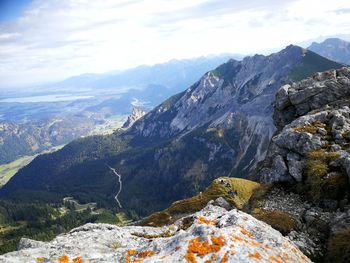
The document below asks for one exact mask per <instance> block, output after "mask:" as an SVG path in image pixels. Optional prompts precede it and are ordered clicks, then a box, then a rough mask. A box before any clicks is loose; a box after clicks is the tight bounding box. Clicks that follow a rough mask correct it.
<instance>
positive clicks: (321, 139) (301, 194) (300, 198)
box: [251, 68, 350, 262]
mask: <svg viewBox="0 0 350 263" xmlns="http://www.w3.org/2000/svg"><path fill="white" fill-rule="evenodd" d="M349 103H350V69H349V68H342V69H339V70H332V71H326V72H323V73H317V74H315V75H313V76H312V77H310V78H308V79H305V80H303V81H300V82H297V83H293V84H292V85H285V86H283V87H282V88H281V89H280V90H279V91H278V92H277V94H276V101H275V105H274V107H275V110H274V121H275V125H276V127H277V128H278V131H277V132H276V133H275V135H274V136H273V137H272V140H271V143H270V146H269V150H268V153H267V156H266V159H265V161H264V162H262V163H261V164H260V168H259V172H258V178H259V179H260V181H261V182H264V183H272V184H275V185H276V183H281V182H282V185H283V186H284V187H281V188H276V187H275V186H274V187H272V190H270V191H268V193H267V194H266V195H265V197H264V198H260V200H259V204H256V205H254V206H253V207H252V208H251V209H252V211H251V212H252V214H253V215H255V216H256V217H257V218H259V219H261V220H264V221H265V222H268V223H270V224H271V225H274V226H275V227H276V229H278V228H281V229H282V230H285V229H286V230H287V231H285V233H284V234H285V235H286V236H288V237H289V238H290V239H291V240H293V242H294V243H295V244H296V245H297V246H298V247H299V248H300V249H301V250H302V251H303V252H304V253H305V254H306V255H308V256H310V257H311V258H312V259H315V260H317V261H320V262H332V261H333V260H338V259H339V258H340V257H341V252H339V251H340V250H344V251H345V250H346V248H344V247H343V248H341V249H339V248H337V246H339V247H341V243H339V242H338V241H337V242H338V243H336V245H334V246H333V247H332V246H330V244H331V243H332V242H333V241H332V240H334V239H336V238H338V237H337V236H338V235H340V234H339V233H341V235H343V234H344V232H345V234H344V235H345V236H346V239H348V238H349V236H350V235H349V234H348V233H350V231H349V230H350V224H349V222H350V220H349V218H350V217H349V215H350V214H349V213H350V202H349V196H350V184H349V181H350V173H349V172H350V169H349V163H350V161H349V160H350V136H349V134H350V109H349V105H350V104H349ZM276 218H277V219H278V220H277V221H276ZM282 218H284V219H286V220H285V221H284V222H289V223H288V224H280V223H278V222H282V221H283V220H282ZM288 220H289V221H288ZM334 242H335V241H334ZM327 244H328V245H327ZM343 244H346V243H343ZM332 249H333V250H334V251H336V250H338V252H334V251H332ZM332 253H333V254H334V253H335V256H334V255H333V254H332ZM327 255H328V256H327ZM332 255H333V256H332ZM346 255H348V254H346ZM326 256H327V257H330V258H328V259H327V260H328V261H327V260H325V258H326ZM337 262H345V261H342V260H340V259H339V261H337Z"/></svg>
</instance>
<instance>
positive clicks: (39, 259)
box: [36, 257, 45, 262]
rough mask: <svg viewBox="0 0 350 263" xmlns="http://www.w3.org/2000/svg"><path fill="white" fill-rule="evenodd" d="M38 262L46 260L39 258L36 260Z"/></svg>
mask: <svg viewBox="0 0 350 263" xmlns="http://www.w3.org/2000/svg"><path fill="white" fill-rule="evenodd" d="M36 261H38V262H45V258H43V257H38V258H36Z"/></svg>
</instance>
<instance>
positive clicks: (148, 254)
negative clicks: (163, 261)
mask: <svg viewBox="0 0 350 263" xmlns="http://www.w3.org/2000/svg"><path fill="white" fill-rule="evenodd" d="M154 254H155V253H154V251H152V250H146V251H142V252H140V253H139V255H138V256H139V258H147V257H152V256H153V255H154Z"/></svg>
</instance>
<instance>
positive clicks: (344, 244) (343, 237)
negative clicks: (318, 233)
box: [327, 229, 350, 263]
mask: <svg viewBox="0 0 350 263" xmlns="http://www.w3.org/2000/svg"><path fill="white" fill-rule="evenodd" d="M349 259H350V229H341V230H339V231H338V232H336V233H335V234H334V235H333V236H331V237H330V239H329V240H328V257H327V262H333V263H346V262H349Z"/></svg>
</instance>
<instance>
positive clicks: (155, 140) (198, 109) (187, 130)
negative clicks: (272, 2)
mask: <svg viewBox="0 0 350 263" xmlns="http://www.w3.org/2000/svg"><path fill="white" fill-rule="evenodd" d="M313 62H314V63H313ZM339 67H341V65H340V64H337V63H335V62H332V61H329V60H327V59H325V58H322V57H320V56H318V55H316V54H315V53H313V52H310V51H306V50H304V49H302V48H300V47H297V46H289V47H287V48H286V49H284V50H282V51H280V52H278V53H275V54H272V55H270V56H267V57H265V56H261V55H255V56H253V57H247V58H245V59H243V60H242V61H235V60H230V61H229V62H228V63H226V64H223V65H221V66H219V67H218V68H217V69H215V70H214V71H211V72H208V73H207V74H205V75H204V76H203V77H202V78H201V79H200V80H199V81H198V82H197V83H195V84H194V85H193V86H191V87H190V88H189V89H187V90H186V91H185V92H183V93H180V94H178V95H176V96H174V97H172V98H170V99H168V100H167V101H165V102H164V103H162V104H161V105H159V106H158V107H156V108H155V109H154V110H152V111H151V112H149V113H148V114H147V115H145V116H144V117H142V118H141V119H140V120H138V121H137V122H135V124H134V125H133V126H132V127H131V128H130V129H129V130H127V131H125V132H122V131H119V132H117V133H115V134H113V135H110V136H105V137H98V136H97V137H92V138H87V139H84V140H78V141H75V142H73V143H71V144H69V145H68V146H66V147H65V148H64V149H62V150H61V151H58V152H56V153H53V154H50V155H46V156H40V157H38V158H37V159H36V160H34V161H33V162H32V163H31V164H30V165H29V166H27V167H26V168H24V169H22V170H21V171H20V172H18V173H17V174H16V175H15V176H14V177H13V178H12V179H11V180H10V181H9V183H8V184H7V185H6V186H5V187H4V188H3V189H1V194H2V195H12V196H15V197H16V198H19V197H20V196H23V195H24V193H25V198H27V199H29V200H33V199H35V198H38V197H39V195H37V192H36V195H33V193H34V192H33V191H40V192H44V193H45V194H47V192H48V191H49V192H50V194H57V195H59V196H63V195H69V196H71V195H73V196H74V197H76V198H77V199H79V200H81V201H82V202H90V201H97V202H98V203H99V204H100V205H104V206H115V203H114V201H113V199H114V195H115V193H117V192H118V191H119V185H118V181H117V178H116V177H115V175H114V174H113V173H111V171H110V169H109V168H108V166H111V167H113V168H116V169H117V171H118V173H119V174H121V175H122V181H123V189H122V192H121V194H120V195H119V199H120V201H121V203H122V205H123V207H124V208H125V209H126V210H129V211H131V210H132V211H136V213H137V214H141V215H146V214H149V213H150V212H152V211H156V210H158V211H159V210H161V209H163V208H164V207H166V206H168V205H169V204H170V203H171V202H173V201H174V200H178V199H181V198H186V197H188V196H191V195H193V194H197V193H198V192H199V191H201V190H202V189H204V188H205V187H206V186H208V185H209V184H210V183H211V181H212V180H213V179H215V178H217V177H220V176H233V175H234V176H237V177H248V176H249V173H250V172H251V171H252V170H253V169H254V168H255V166H256V163H257V162H259V161H261V160H263V159H264V157H265V153H266V150H267V147H268V144H269V141H270V138H271V136H272V134H273V132H274V131H275V127H274V125H273V121H272V117H271V116H272V106H271V104H272V101H273V99H274V95H275V92H276V90H277V89H278V88H279V87H280V86H281V85H282V84H285V83H289V82H290V81H291V80H292V79H298V78H303V77H305V75H307V74H308V73H309V72H310V70H311V71H313V70H325V69H329V68H339ZM107 165H108V166H107Z"/></svg>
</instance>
